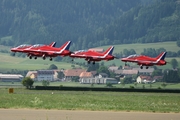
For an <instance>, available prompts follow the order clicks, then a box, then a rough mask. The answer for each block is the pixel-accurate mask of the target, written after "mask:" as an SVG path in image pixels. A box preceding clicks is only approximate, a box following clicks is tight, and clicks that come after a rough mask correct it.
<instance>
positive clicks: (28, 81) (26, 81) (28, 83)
mask: <svg viewBox="0 0 180 120" xmlns="http://www.w3.org/2000/svg"><path fill="white" fill-rule="evenodd" d="M21 83H22V84H23V85H24V86H26V88H27V89H29V88H30V89H31V87H32V85H33V83H34V81H33V79H31V78H30V77H25V78H24V79H23V80H22V82H21Z"/></svg>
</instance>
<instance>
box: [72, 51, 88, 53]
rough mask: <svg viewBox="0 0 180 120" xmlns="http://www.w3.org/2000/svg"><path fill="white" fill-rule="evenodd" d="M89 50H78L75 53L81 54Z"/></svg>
mask: <svg viewBox="0 0 180 120" xmlns="http://www.w3.org/2000/svg"><path fill="white" fill-rule="evenodd" d="M87 51H88V50H78V51H75V52H74V53H80V52H87Z"/></svg>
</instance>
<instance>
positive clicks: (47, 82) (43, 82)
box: [42, 80, 50, 86]
mask: <svg viewBox="0 0 180 120" xmlns="http://www.w3.org/2000/svg"><path fill="white" fill-rule="evenodd" d="M49 84H50V82H49V81H48V80H43V81H42V85H43V86H49Z"/></svg>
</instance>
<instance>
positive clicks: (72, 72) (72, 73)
mask: <svg viewBox="0 0 180 120" xmlns="http://www.w3.org/2000/svg"><path fill="white" fill-rule="evenodd" d="M82 72H86V70H85V69H80V68H75V69H69V70H64V75H65V80H66V81H68V80H71V79H72V78H73V77H79V76H80V74H81V73H82Z"/></svg>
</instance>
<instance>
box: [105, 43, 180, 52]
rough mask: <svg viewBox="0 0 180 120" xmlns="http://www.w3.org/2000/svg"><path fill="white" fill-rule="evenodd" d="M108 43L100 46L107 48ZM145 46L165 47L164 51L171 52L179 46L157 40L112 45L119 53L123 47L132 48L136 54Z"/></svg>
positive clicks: (175, 50)
mask: <svg viewBox="0 0 180 120" xmlns="http://www.w3.org/2000/svg"><path fill="white" fill-rule="evenodd" d="M109 46H110V45H108V46H102V48H104V49H107V48H108V47H109ZM145 48H154V49H159V48H165V49H166V51H172V52H177V51H178V50H179V49H180V48H179V47H178V46H177V45H176V42H159V43H146V44H142V43H133V44H122V45H114V53H119V52H121V51H123V50H124V49H128V50H130V49H134V50H135V51H136V53H137V54H140V53H141V52H143V50H144V49H145Z"/></svg>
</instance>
